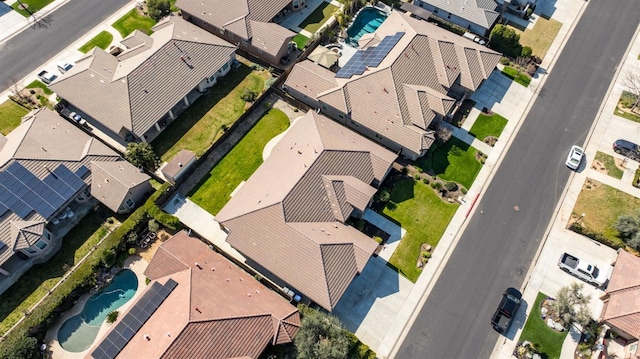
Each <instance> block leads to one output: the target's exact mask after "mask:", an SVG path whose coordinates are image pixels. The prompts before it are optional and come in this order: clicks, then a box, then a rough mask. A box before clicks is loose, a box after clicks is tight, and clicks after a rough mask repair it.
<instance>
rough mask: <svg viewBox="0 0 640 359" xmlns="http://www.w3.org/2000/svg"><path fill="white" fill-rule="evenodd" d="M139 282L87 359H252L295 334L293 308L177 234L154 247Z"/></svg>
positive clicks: (297, 323) (198, 243) (184, 235)
mask: <svg viewBox="0 0 640 359" xmlns="http://www.w3.org/2000/svg"><path fill="white" fill-rule="evenodd" d="M145 276H147V278H149V279H150V280H151V282H150V283H149V284H148V286H147V287H146V288H145V289H144V292H143V293H142V295H141V296H140V297H138V299H137V300H136V301H135V302H134V303H133V304H132V306H131V307H130V308H129V309H128V310H126V311H124V312H122V313H121V314H120V316H119V318H121V319H118V321H117V322H116V323H115V324H113V325H112V326H111V327H110V328H109V330H108V332H107V333H106V334H105V335H104V336H103V337H102V338H101V339H99V340H97V341H96V343H95V344H94V345H93V347H92V348H91V349H90V350H89V354H88V355H87V358H95V359H103V358H136V357H140V355H141V353H144V357H145V358H163V359H165V358H167V359H168V358H180V359H182V358H193V359H196V358H216V359H226V358H258V357H259V356H260V354H262V352H263V351H264V350H265V349H266V348H267V347H268V346H270V345H278V344H284V343H291V341H292V340H293V338H294V336H295V335H296V333H297V332H298V328H299V327H300V315H299V313H298V310H297V308H296V307H294V306H293V305H291V304H289V303H288V301H287V300H285V299H284V298H283V297H281V296H279V295H278V294H277V293H275V292H273V291H271V290H270V289H269V288H267V287H265V286H263V285H262V284H261V283H260V282H258V281H257V280H256V279H255V278H254V277H252V276H251V275H249V274H247V273H246V272H245V271H243V270H241V269H240V268H238V267H237V266H236V265H234V264H233V263H231V262H229V261H228V260H227V259H225V258H224V257H223V256H222V255H220V254H218V253H216V252H215V251H213V250H211V249H209V248H208V247H207V245H206V244H204V243H203V242H201V241H200V240H198V239H196V238H193V237H190V236H189V235H188V234H187V233H186V232H184V231H181V232H179V233H178V234H176V235H175V236H174V237H172V238H171V239H169V240H167V241H166V242H164V243H162V245H160V247H159V248H158V251H157V252H156V253H155V255H154V256H153V259H152V260H151V263H149V266H148V267H147V269H146V271H145Z"/></svg>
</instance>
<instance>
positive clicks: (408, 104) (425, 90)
mask: <svg viewBox="0 0 640 359" xmlns="http://www.w3.org/2000/svg"><path fill="white" fill-rule="evenodd" d="M359 44H360V49H359V50H358V52H356V54H355V55H354V56H353V57H352V58H351V59H349V60H348V62H347V63H346V64H345V65H344V66H343V67H342V68H341V69H340V70H339V71H338V72H337V73H333V72H331V71H329V70H327V69H325V68H323V67H321V66H318V65H316V64H314V63H312V62H310V61H303V62H300V63H298V64H296V66H294V68H293V70H292V71H291V74H290V75H289V77H288V78H287V80H286V82H285V84H284V89H285V90H286V91H288V92H289V94H291V95H292V96H293V97H295V98H297V99H298V100H300V101H302V102H304V103H306V104H308V105H309V106H311V107H314V108H317V109H319V110H320V111H321V112H323V113H325V114H327V115H328V116H329V117H331V118H333V119H334V120H336V121H338V122H340V123H342V124H344V125H346V126H348V127H350V128H352V129H354V130H355V131H357V132H359V133H361V134H363V135H365V136H367V137H369V138H371V139H373V140H374V141H377V142H379V143H381V144H383V145H384V146H387V147H388V148H390V149H392V150H393V151H398V152H400V153H401V154H402V155H403V156H405V157H409V158H412V159H416V158H418V157H420V156H422V155H424V154H425V153H426V151H427V150H428V149H429V147H430V146H431V145H432V144H433V142H434V141H435V131H434V128H435V126H436V125H437V124H438V123H439V122H440V121H443V120H447V119H448V118H450V117H451V116H452V115H453V113H454V112H455V111H456V110H457V108H458V107H459V104H460V103H461V101H462V100H464V99H465V98H466V97H468V96H469V95H470V94H471V93H472V92H473V91H475V90H477V89H478V87H479V86H480V85H481V84H482V82H483V81H484V80H485V79H487V78H488V77H489V75H490V74H491V72H492V71H493V69H494V68H495V66H496V65H497V64H498V62H499V61H500V54H499V53H497V52H495V51H492V50H489V49H487V48H485V47H484V46H481V45H479V44H476V43H474V42H473V41H470V40H468V39H465V38H463V37H461V36H457V35H455V34H453V33H451V32H449V31H446V30H444V29H441V28H439V27H437V26H435V25H433V24H430V23H428V22H426V21H422V20H418V19H415V18H412V17H411V16H410V15H408V14H405V13H400V12H398V11H392V12H391V14H390V15H389V17H388V18H387V19H386V20H385V22H383V23H382V25H381V26H380V27H379V28H378V30H377V31H376V32H375V33H372V34H368V35H365V36H363V37H362V38H361V39H360V40H359Z"/></svg>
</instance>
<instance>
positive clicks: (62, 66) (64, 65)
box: [56, 61, 73, 74]
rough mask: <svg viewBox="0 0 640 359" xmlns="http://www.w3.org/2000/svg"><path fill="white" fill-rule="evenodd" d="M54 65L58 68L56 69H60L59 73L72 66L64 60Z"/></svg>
mask: <svg viewBox="0 0 640 359" xmlns="http://www.w3.org/2000/svg"><path fill="white" fill-rule="evenodd" d="M56 67H57V68H58V71H60V73H62V74H63V73H65V72H67V71H69V70H71V68H72V67H73V65H72V64H70V63H68V62H66V61H60V62H58V64H57V65H56Z"/></svg>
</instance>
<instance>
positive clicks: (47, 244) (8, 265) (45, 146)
mask: <svg viewBox="0 0 640 359" xmlns="http://www.w3.org/2000/svg"><path fill="white" fill-rule="evenodd" d="M107 179H108V180H107ZM148 180H149V177H148V176H147V175H145V174H143V173H140V172H139V171H138V169H137V168H136V167H134V166H133V165H131V164H130V163H129V162H127V161H125V160H123V159H122V157H120V155H118V154H117V153H116V152H114V151H113V150H111V149H110V148H109V147H107V146H105V145H104V144H103V143H102V142H100V141H98V140H97V139H95V138H93V137H90V136H88V135H86V134H85V133H84V132H83V131H82V130H80V129H79V128H77V127H76V126H75V125H73V124H72V123H71V122H69V121H66V120H65V119H63V118H61V117H60V116H58V114H57V113H55V112H52V111H50V110H47V109H42V110H38V111H36V112H32V113H31V114H29V115H28V116H26V117H25V118H24V119H23V122H22V124H21V125H20V126H18V127H17V128H16V129H14V130H13V131H11V132H10V133H9V134H8V135H7V136H6V137H5V136H2V135H0V292H3V291H4V290H6V289H7V288H8V287H9V286H10V285H11V284H13V283H14V282H15V281H16V280H17V279H18V278H19V277H20V276H21V275H22V274H23V273H24V272H26V270H28V269H29V268H30V267H31V266H32V265H33V264H34V263H41V262H44V261H46V260H47V259H49V258H50V257H51V256H52V255H53V254H54V253H55V252H56V251H57V250H58V249H59V248H60V244H61V236H62V235H64V233H66V232H64V231H62V227H65V224H67V223H69V222H70V221H74V220H77V219H78V218H77V217H78V215H77V214H76V213H75V212H74V211H76V212H77V211H78V209H77V207H80V206H82V205H83V204H87V203H91V202H90V199H91V197H92V196H94V197H96V198H97V199H98V200H101V201H103V203H105V204H106V205H107V206H108V207H109V208H111V209H112V210H114V211H115V212H119V213H122V212H127V211H130V210H131V209H133V205H135V203H139V202H140V201H141V199H142V197H143V196H144V195H145V194H146V192H147V191H149V190H150V189H151V185H150V184H149V181H148ZM96 182H100V183H99V184H97V183H96ZM130 204H133V205H130ZM69 229H70V228H67V231H68V230H69Z"/></svg>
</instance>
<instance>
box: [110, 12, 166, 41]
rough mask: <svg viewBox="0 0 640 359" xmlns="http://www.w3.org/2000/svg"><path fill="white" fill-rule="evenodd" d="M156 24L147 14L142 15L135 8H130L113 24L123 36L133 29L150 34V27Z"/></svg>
mask: <svg viewBox="0 0 640 359" xmlns="http://www.w3.org/2000/svg"><path fill="white" fill-rule="evenodd" d="M155 24H156V21H155V20H154V19H152V18H150V17H148V16H144V15H142V14H141V13H140V11H139V10H138V9H137V8H134V9H132V10H131V11H129V12H128V13H126V14H125V15H124V16H123V17H121V18H119V19H118V20H116V22H114V23H113V25H111V26H113V27H114V28H115V29H116V30H118V32H119V33H120V35H122V37H123V38H125V37H127V36H129V34H131V33H132V32H134V31H135V30H140V31H142V32H144V33H145V34H147V35H151V33H152V31H151V28H152V27H153V26H154V25H155Z"/></svg>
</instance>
